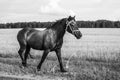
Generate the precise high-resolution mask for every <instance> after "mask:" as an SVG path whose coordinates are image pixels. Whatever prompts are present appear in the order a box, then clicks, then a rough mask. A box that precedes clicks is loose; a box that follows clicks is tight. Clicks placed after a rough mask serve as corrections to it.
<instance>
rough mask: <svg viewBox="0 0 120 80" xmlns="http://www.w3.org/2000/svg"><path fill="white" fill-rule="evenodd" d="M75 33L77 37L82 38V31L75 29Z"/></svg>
mask: <svg viewBox="0 0 120 80" xmlns="http://www.w3.org/2000/svg"><path fill="white" fill-rule="evenodd" d="M74 35H75V37H76V38H77V39H80V38H81V37H82V33H81V32H80V31H75V32H74Z"/></svg>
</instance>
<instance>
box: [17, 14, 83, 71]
mask: <svg viewBox="0 0 120 80" xmlns="http://www.w3.org/2000/svg"><path fill="white" fill-rule="evenodd" d="M66 31H67V32H69V33H71V34H73V35H74V36H75V37H76V38H77V39H80V38H81V37H82V33H81V32H80V31H79V29H78V26H77V24H76V20H75V16H74V17H72V16H69V17H67V18H62V19H60V20H57V21H56V22H55V23H54V24H53V25H52V26H50V27H48V28H46V29H45V30H43V31H41V30H37V29H34V28H23V29H22V30H20V31H19V32H18V34H17V40H18V43H19V45H20V49H19V51H18V53H19V56H20V58H21V60H22V65H23V66H24V67H26V66H27V57H28V55H30V53H29V52H30V49H31V48H32V49H36V50H43V55H42V58H41V61H40V63H39V64H38V66H37V70H38V71H40V70H41V65H42V63H43V62H44V60H45V59H46V57H47V55H48V53H49V52H51V51H55V53H56V55H57V58H58V62H59V66H60V71H61V72H67V71H66V70H65V69H64V67H63V64H62V59H61V48H62V44H63V37H64V35H65V33H66Z"/></svg>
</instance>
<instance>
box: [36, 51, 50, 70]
mask: <svg viewBox="0 0 120 80" xmlns="http://www.w3.org/2000/svg"><path fill="white" fill-rule="evenodd" d="M49 52H50V50H45V51H44V52H43V55H42V58H41V61H40V63H39V64H38V66H37V70H38V71H40V69H41V65H42V63H43V62H44V60H45V58H46V57H47V55H48V53H49Z"/></svg>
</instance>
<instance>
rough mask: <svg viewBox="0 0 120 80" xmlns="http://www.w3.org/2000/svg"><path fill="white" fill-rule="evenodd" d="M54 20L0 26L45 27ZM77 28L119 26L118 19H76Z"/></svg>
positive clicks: (50, 24) (2, 25) (1, 25)
mask: <svg viewBox="0 0 120 80" xmlns="http://www.w3.org/2000/svg"><path fill="white" fill-rule="evenodd" d="M54 23H55V22H17V23H5V24H2V23H1V24H0V28H25V27H31V28H47V27H49V26H52V24H54ZM77 25H78V27H79V28H120V21H109V20H97V21H77Z"/></svg>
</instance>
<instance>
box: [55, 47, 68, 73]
mask: <svg viewBox="0 0 120 80" xmlns="http://www.w3.org/2000/svg"><path fill="white" fill-rule="evenodd" d="M55 52H56V55H57V58H58V61H59V65H60V70H61V72H67V71H66V70H65V69H64V67H63V64H62V59H61V49H57V50H55Z"/></svg>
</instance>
